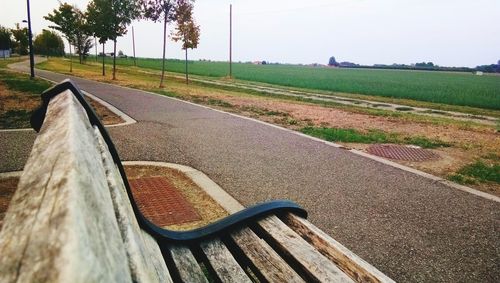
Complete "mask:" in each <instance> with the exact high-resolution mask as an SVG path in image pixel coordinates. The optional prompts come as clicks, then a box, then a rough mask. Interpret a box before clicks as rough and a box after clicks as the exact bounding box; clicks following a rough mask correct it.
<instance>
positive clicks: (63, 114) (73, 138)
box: [0, 91, 132, 282]
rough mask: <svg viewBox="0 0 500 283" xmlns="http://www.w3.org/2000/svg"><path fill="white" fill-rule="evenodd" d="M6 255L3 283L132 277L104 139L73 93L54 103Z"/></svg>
mask: <svg viewBox="0 0 500 283" xmlns="http://www.w3.org/2000/svg"><path fill="white" fill-rule="evenodd" d="M0 255H1V256H0V282H131V281H132V280H131V275H130V271H129V267H128V264H127V262H126V261H124V260H123V259H124V258H126V252H125V248H124V245H123V241H122V239H121V235H120V232H119V228H118V224H117V220H116V218H115V213H114V211H113V206H112V205H111V196H110V193H109V190H108V186H107V183H106V175H105V170H104V168H103V165H102V162H101V157H100V153H99V150H98V148H97V142H96V139H95V136H94V134H93V130H92V128H91V126H90V124H89V122H88V120H87V118H86V113H85V112H84V111H83V110H82V108H81V106H80V105H79V103H78V102H77V101H76V99H75V98H74V96H73V94H72V93H71V92H70V91H66V92H64V93H62V94H60V95H58V96H57V97H55V98H54V99H52V100H51V101H50V104H49V107H48V111H47V115H46V117H45V121H44V124H43V127H42V129H41V132H40V134H39V135H38V137H37V139H36V141H35V143H34V146H33V149H32V152H31V155H30V157H29V159H28V161H27V163H26V166H25V170H24V173H23V175H22V176H21V179H20V182H19V186H18V190H17V192H16V193H15V195H14V197H13V199H12V201H11V204H10V207H9V210H8V211H7V214H6V217H5V224H4V226H3V229H2V231H1V232H0Z"/></svg>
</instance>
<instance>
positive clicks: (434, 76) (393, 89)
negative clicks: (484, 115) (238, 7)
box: [108, 58, 500, 110]
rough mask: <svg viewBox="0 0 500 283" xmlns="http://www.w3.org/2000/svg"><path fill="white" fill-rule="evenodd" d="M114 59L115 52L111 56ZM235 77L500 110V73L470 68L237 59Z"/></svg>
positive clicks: (155, 63)
mask: <svg viewBox="0 0 500 283" xmlns="http://www.w3.org/2000/svg"><path fill="white" fill-rule="evenodd" d="M108 61H109V58H108ZM117 64H119V65H121V66H132V65H133V60H131V59H122V58H120V59H118V60H117ZM189 65H190V68H189V69H190V72H191V73H192V74H196V75H202V76H209V77H210V76H211V77H217V78H223V77H225V76H227V63H225V62H200V61H196V62H195V61H190V62H189ZM138 66H140V67H143V68H147V69H153V70H159V69H161V60H158V59H147V58H140V59H139V60H138ZM167 69H168V71H171V72H176V73H182V72H183V71H184V62H183V61H182V60H169V61H168V62H167ZM233 75H234V77H235V78H238V79H241V80H246V81H252V82H261V83H268V84H275V85H281V86H285V87H297V88H304V89H315V90H324V91H330V92H343V93H357V94H360V95H371V96H381V97H387V98H402V99H411V100H417V101H426V102H431V103H432V102H438V103H443V104H449V105H465V106H475V107H477V108H484V109H494V110H499V109H500V108H499V107H500V104H499V100H498V94H499V89H500V78H499V77H496V76H474V75H472V74H470V73H452V72H426V71H408V70H404V71H403V70H369V69H338V68H311V67H309V66H294V65H274V64H272V65H254V64H241V63H239V64H238V63H236V64H234V65H233Z"/></svg>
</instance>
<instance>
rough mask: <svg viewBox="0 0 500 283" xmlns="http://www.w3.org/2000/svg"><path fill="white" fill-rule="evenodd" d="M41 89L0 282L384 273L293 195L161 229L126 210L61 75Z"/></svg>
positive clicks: (338, 278)
mask: <svg viewBox="0 0 500 283" xmlns="http://www.w3.org/2000/svg"><path fill="white" fill-rule="evenodd" d="M56 94H57V95H56ZM42 98H43V100H44V104H45V105H46V106H47V108H46V109H44V108H42V109H41V110H40V111H38V112H37V114H36V115H34V117H33V119H32V125H33V126H34V128H35V129H38V128H40V126H41V129H40V131H39V134H38V136H37V138H36V141H35V143H34V146H33V149H32V152H31V155H30V157H29V159H28V161H27V163H26V166H25V168H24V172H23V175H22V177H21V179H20V182H19V186H18V189H17V191H16V193H15V195H14V197H13V199H12V201H11V204H10V206H9V209H8V211H7V213H6V216H5V222H4V226H3V229H2V231H1V232H0V282H212V281H215V282H255V281H257V282H259V281H261V282H309V281H314V282H317V281H320V282H352V281H356V282H393V281H392V280H391V279H390V278H388V277H387V276H385V275H384V274H383V273H381V272H380V271H378V270H377V269H376V268H374V267H373V266H371V265H370V264H368V263H367V262H365V261H363V260H362V259H360V258H359V257H358V256H356V255H355V254H353V253H352V252H350V251H349V250H348V249H346V248H345V247H343V246H342V245H341V244H339V243H338V242H336V241H335V240H334V239H332V238H331V237H330V236H328V235H326V234H325V233H324V232H322V231H321V230H319V229H318V228H317V227H315V226H314V225H312V224H311V223H310V222H308V221H307V220H305V219H304V218H302V217H300V216H298V215H297V214H301V210H300V208H297V209H296V208H293V205H291V209H286V208H285V209H281V208H283V207H281V208H280V203H278V205H276V207H277V209H276V210H272V209H271V212H269V211H267V212H263V213H262V214H259V213H260V212H259V211H257V212H255V211H254V212H253V213H254V214H255V215H254V216H253V217H247V218H246V220H244V221H240V222H238V223H232V224H231V225H228V223H227V222H226V223H224V222H223V224H224V225H226V226H227V227H226V228H223V229H219V230H218V231H217V232H213V231H215V230H217V229H216V228H217V227H215V228H214V227H212V228H211V229H212V230H210V231H209V232H207V233H206V235H204V236H201V237H199V235H200V234H199V233H200V231H201V230H198V231H194V232H195V233H194V234H196V233H198V236H197V237H191V238H189V237H188V238H183V237H180V236H179V235H181V234H179V235H177V234H175V233H174V234H172V235H173V236H172V237H173V238H168V236H169V234H168V233H166V234H165V235H166V236H165V235H163V234H162V233H163V232H162V231H163V230H161V228H159V227H156V228H155V227H153V228H151V227H150V226H148V225H151V223H146V222H147V220H145V219H143V216H142V214H140V212H138V211H136V209H137V206H136V204H135V202H134V201H133V198H131V195H130V191H129V188H127V186H128V183H127V181H126V176H125V173H124V172H123V167H122V166H121V162H120V160H119V159H118V158H117V155H116V152H114V153H113V151H115V149H114V146H112V144H110V143H109V136H108V135H107V132H106V131H105V130H104V128H103V127H102V125H100V123H98V121H97V123H96V121H95V120H96V119H97V118H96V117H95V114H94V113H93V112H92V111H91V110H89V109H88V105H87V104H86V103H85V102H84V101H83V100H82V99H83V97H82V96H81V93H80V92H79V91H78V89H77V88H76V87H75V86H74V85H73V84H72V83H71V82H69V81H65V82H63V83H61V84H60V85H58V86H56V87H55V88H53V89H51V90H49V91H48V92H46V93H44V95H42ZM40 121H43V125H41V122H40ZM107 139H108V140H107ZM110 147H113V148H112V149H110ZM113 155H116V156H113ZM275 204H276V203H275ZM281 204H283V203H281ZM288 204H289V203H286V202H285V206H286V205H288ZM260 208H262V207H260ZM257 210H259V208H258V209H257ZM261 212H262V211H261ZM240 216H241V215H240ZM233 218H234V217H233ZM145 221H146V222H145ZM219 228H220V227H219ZM155 229H157V230H155ZM214 229H215V230H214ZM167 232H168V231H167ZM202 234H203V233H202ZM175 235H177V236H179V239H175V237H177V236H175ZM183 235H184V234H183ZM184 236H185V235H184Z"/></svg>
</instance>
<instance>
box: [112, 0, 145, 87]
mask: <svg viewBox="0 0 500 283" xmlns="http://www.w3.org/2000/svg"><path fill="white" fill-rule="evenodd" d="M140 4H141V3H140V2H139V1H137V0H111V7H112V17H111V18H112V19H113V21H112V22H113V24H112V27H113V33H112V38H111V39H112V40H113V80H116V39H117V38H118V37H120V36H123V35H125V34H127V26H128V25H129V24H130V23H131V22H132V21H133V20H135V19H137V18H139V16H140V15H141V5H140Z"/></svg>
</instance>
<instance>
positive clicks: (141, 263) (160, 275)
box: [94, 127, 172, 283]
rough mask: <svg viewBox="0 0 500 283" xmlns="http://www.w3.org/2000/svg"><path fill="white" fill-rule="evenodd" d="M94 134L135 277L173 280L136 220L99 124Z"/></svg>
mask: <svg viewBox="0 0 500 283" xmlns="http://www.w3.org/2000/svg"><path fill="white" fill-rule="evenodd" d="M94 134H95V136H96V138H97V141H98V144H99V148H100V150H101V156H102V161H103V165H104V168H105V170H106V177H107V182H108V186H109V191H110V193H111V199H112V201H113V203H112V205H113V207H114V210H115V215H116V218H117V219H118V227H119V228H120V233H121V235H122V239H123V242H124V244H125V250H126V252H127V256H128V263H129V267H130V271H131V275H132V280H133V281H135V282H158V283H160V282H171V281H172V279H171V277H170V273H169V271H168V269H167V266H166V264H165V261H164V259H163V255H162V253H161V251H160V248H159V247H158V244H157V243H156V241H155V240H154V239H153V238H152V237H151V236H149V235H147V234H146V233H143V231H142V230H141V228H140V227H139V223H137V219H136V218H135V215H134V211H133V209H132V206H131V204H130V200H129V199H128V195H127V192H126V189H125V185H124V184H123V180H122V178H121V175H120V172H119V171H118V168H117V167H116V165H115V163H114V161H113V158H112V157H111V154H110V152H109V149H108V147H107V145H106V143H105V142H104V139H103V137H102V135H101V133H100V132H99V129H97V127H95V128H94ZM146 235H147V236H146Z"/></svg>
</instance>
